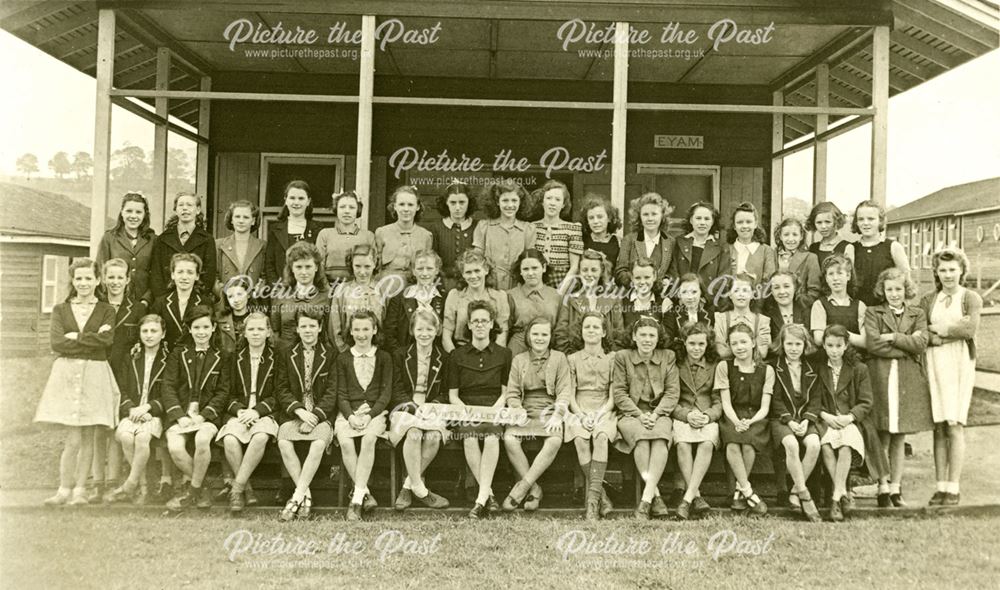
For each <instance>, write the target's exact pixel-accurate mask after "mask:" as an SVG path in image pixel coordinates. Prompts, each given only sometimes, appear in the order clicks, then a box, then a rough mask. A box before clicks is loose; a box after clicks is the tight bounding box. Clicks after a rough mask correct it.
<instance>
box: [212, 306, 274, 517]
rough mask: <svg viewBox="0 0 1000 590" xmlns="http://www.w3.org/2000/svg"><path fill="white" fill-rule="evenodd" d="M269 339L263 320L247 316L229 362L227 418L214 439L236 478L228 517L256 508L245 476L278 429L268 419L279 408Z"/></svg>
mask: <svg viewBox="0 0 1000 590" xmlns="http://www.w3.org/2000/svg"><path fill="white" fill-rule="evenodd" d="M270 335H271V324H270V322H269V321H268V319H267V316H266V315H264V314H262V313H260V312H254V313H252V314H250V317H248V318H247V321H246V323H245V325H244V327H243V340H244V345H243V346H240V347H239V350H238V351H237V352H236V355H235V356H234V357H233V364H232V375H231V377H230V379H229V384H230V395H229V402H228V404H227V405H226V416H227V418H226V420H225V425H224V426H223V427H222V429H221V430H219V435H218V436H217V437H216V439H215V440H216V441H217V442H221V443H222V447H223V449H225V452H226V462H227V463H228V464H229V468H230V469H232V472H233V473H234V474H235V476H234V477H233V483H232V484H231V486H230V488H229V511H230V512H241V511H242V510H243V507H244V506H245V505H248V504H249V505H254V504H256V503H257V498H256V497H255V496H254V493H253V489H252V488H251V487H250V476H251V475H253V472H254V469H257V465H259V464H260V460H261V459H262V458H263V457H264V449H265V448H266V447H267V441H268V440H274V438H275V437H277V436H278V423H277V422H275V421H274V418H272V417H271V414H273V413H274V411H275V410H276V409H277V407H278V403H277V401H276V400H275V395H274V383H275V376H274V363H275V359H274V349H273V348H271V345H270V343H269V342H268V340H267V338H268V336H270Z"/></svg>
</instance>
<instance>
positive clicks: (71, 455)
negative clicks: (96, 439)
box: [58, 426, 83, 498]
mask: <svg viewBox="0 0 1000 590" xmlns="http://www.w3.org/2000/svg"><path fill="white" fill-rule="evenodd" d="M82 431H83V429H82V428H80V427H78V426H69V427H67V428H66V440H65V442H64V443H63V451H62V455H60V456H59V493H58V495H59V496H65V497H66V498H69V494H70V491H71V490H72V488H73V484H74V483H76V463H77V459H78V458H79V456H80V437H81V436H82Z"/></svg>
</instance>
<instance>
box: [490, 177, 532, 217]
mask: <svg viewBox="0 0 1000 590" xmlns="http://www.w3.org/2000/svg"><path fill="white" fill-rule="evenodd" d="M506 193H516V194H517V197H518V199H520V203H519V204H518V208H517V215H515V217H516V218H517V219H521V220H524V219H525V218H526V216H527V215H529V214H530V210H531V203H530V202H529V201H531V199H530V195H529V194H528V191H527V190H526V189H525V188H524V187H523V186H521V184H520V183H517V182H514V181H513V180H501V181H499V182H494V183H493V184H491V185H490V188H489V191H487V193H486V202H485V203H483V208H484V210H485V211H486V215H487V217H489V218H490V219H499V218H500V196H501V195H503V194H506Z"/></svg>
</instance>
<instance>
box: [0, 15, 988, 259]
mask: <svg viewBox="0 0 1000 590" xmlns="http://www.w3.org/2000/svg"><path fill="white" fill-rule="evenodd" d="M998 22H1000V18H998V11H997V7H996V4H994V3H992V2H985V1H978V0H897V1H889V0H876V1H871V0H841V1H836V2H824V3H816V2H801V1H798V0H726V1H716V2H705V3H697V4H695V3H691V2H682V1H680V0H667V1H664V2H658V3H650V2H642V1H637V0H617V1H604V0H585V1H580V2H550V1H541V0H525V1H522V2H516V3H510V2H500V1H493V0H485V1H481V2H471V1H467V0H436V1H428V2H400V1H396V0H369V1H364V2H361V1H354V0H347V1H344V2H336V3H330V2H325V1H320V0H300V1H293V0H235V1H232V2H226V3H205V2H197V1H194V0H176V1H172V2H161V1H155V0H130V1H127V2H126V1H114V0H108V1H102V2H74V1H54V0H41V1H23V0H21V1H18V0H13V1H9V2H6V3H4V6H3V8H0V27H2V28H4V29H5V30H7V31H9V32H11V33H13V34H14V35H16V36H18V37H19V38H21V39H23V40H25V41H26V42H28V43H31V44H32V45H34V46H36V47H38V48H40V49H41V50H43V51H45V52H47V53H49V54H50V55H52V56H54V57H55V58H57V59H60V60H62V61H64V62H66V63H67V64H70V65H71V66H73V67H74V68H76V69H78V70H80V71H82V72H84V73H86V74H88V75H92V76H94V77H95V78H96V80H97V113H96V119H95V149H94V179H95V182H94V203H95V207H94V209H93V211H92V222H91V229H90V238H91V241H92V244H93V245H96V243H97V240H98V239H99V237H100V234H101V231H102V230H103V229H104V226H105V218H106V217H107V216H112V215H113V212H114V211H116V210H117V208H118V197H119V196H118V195H109V194H108V190H107V173H108V160H109V142H110V130H111V105H112V104H116V105H119V106H122V107H124V108H126V109H128V110H130V111H132V112H134V113H136V114H138V115H139V116H142V117H144V118H146V119H148V120H150V121H152V122H153V123H154V125H155V129H156V131H155V149H154V161H155V166H154V170H155V177H156V178H157V179H164V178H165V175H166V174H165V171H166V145H167V141H168V136H169V132H174V133H177V134H180V135H182V136H184V137H187V138H189V139H192V140H194V141H195V142H197V143H198V167H197V190H198V192H199V193H201V194H203V195H205V196H206V197H207V208H208V213H209V219H210V220H211V223H212V225H213V227H214V229H215V230H216V231H217V232H220V231H221V229H222V217H223V216H222V212H223V211H224V209H225V207H226V205H227V204H228V203H230V202H232V201H233V200H235V199H239V198H249V199H255V200H257V201H258V202H259V203H260V204H261V205H262V206H263V208H264V209H265V211H266V213H267V215H268V217H269V218H273V217H274V216H275V215H276V214H277V211H278V208H279V207H280V203H281V195H280V187H281V184H282V181H284V180H287V179H289V178H294V177H304V178H306V179H308V180H310V182H311V184H312V185H313V186H314V187H315V188H316V190H315V191H314V193H315V194H314V198H315V200H316V203H315V205H316V207H317V213H318V214H319V216H320V218H321V219H322V218H323V217H324V216H328V215H330V212H329V210H328V209H327V208H328V207H329V197H330V194H331V193H333V192H335V191H338V190H341V189H356V190H357V191H358V192H359V194H360V195H362V197H363V199H365V200H366V201H367V204H368V206H367V207H366V208H365V214H364V217H365V219H364V221H365V222H366V223H367V225H368V226H369V227H375V226H377V225H379V224H381V223H382V222H383V220H384V209H385V207H384V205H385V195H386V193H387V192H389V191H391V190H392V188H393V186H394V185H396V184H401V183H404V182H407V183H414V184H418V185H419V186H420V187H421V194H422V195H423V196H424V197H426V198H428V199H430V198H431V197H433V196H434V194H435V193H436V192H437V191H439V190H441V187H442V186H443V184H444V183H443V182H442V181H444V180H446V179H450V178H452V177H459V178H463V179H472V180H473V181H474V182H476V183H485V182H486V179H489V178H494V177H497V176H505V177H515V178H517V179H519V180H520V181H522V182H524V183H525V185H526V186H527V187H528V188H532V187H533V186H534V185H536V184H539V185H540V184H541V182H542V181H543V180H544V179H545V178H546V177H552V178H557V179H560V180H563V181H565V182H566V183H567V184H568V185H569V186H570V187H571V188H572V190H573V194H574V195H576V196H581V195H583V194H584V193H586V192H598V193H603V194H606V195H609V196H610V198H611V200H612V202H613V203H614V204H615V205H617V206H618V207H619V208H622V209H624V208H625V207H626V206H627V204H628V202H629V200H630V199H632V198H634V197H635V196H636V195H638V194H640V193H641V192H644V191H647V190H657V191H659V192H661V193H663V194H665V195H666V196H667V198H668V199H669V200H670V202H671V203H672V204H673V205H674V206H675V214H674V215H675V216H679V215H681V214H682V213H683V211H684V210H685V209H686V208H687V205H688V204H689V203H691V202H694V201H696V200H701V199H707V200H711V201H712V202H714V203H715V204H716V205H717V206H718V207H719V208H720V209H721V210H722V211H723V215H724V216H726V215H727V214H728V212H729V211H731V210H732V208H733V206H734V205H735V204H736V203H738V202H740V201H743V200H749V201H752V202H754V203H755V204H757V205H758V206H759V207H760V208H761V209H762V211H763V217H764V222H765V223H774V222H775V221H776V220H777V219H778V218H779V217H780V213H781V193H782V161H783V158H784V157H785V156H787V155H789V154H791V153H794V152H796V151H798V150H802V149H806V148H808V147H811V146H815V147H816V150H815V154H816V156H815V175H814V176H815V198H816V199H817V200H822V199H824V198H825V191H826V143H827V141H828V140H829V139H831V138H832V137H835V136H836V135H838V134H840V133H843V132H845V131H848V130H850V129H853V128H856V127H857V126H859V125H862V124H866V123H872V124H873V134H872V158H871V168H872V175H871V176H872V186H871V194H872V196H873V198H874V199H876V200H878V201H881V202H885V186H886V181H885V179H886V170H885V165H886V149H887V144H886V140H887V134H886V130H887V127H886V121H887V117H888V99H889V97H890V96H892V95H894V94H896V93H899V92H903V91H905V90H907V89H909V88H912V87H914V86H916V85H918V84H920V83H922V82H924V81H926V80H928V79H931V78H933V77H935V76H937V75H939V74H941V73H942V72H944V71H946V70H948V69H950V68H954V67H956V66H958V65H960V64H962V63H964V62H966V61H968V60H970V59H972V58H974V57H976V56H979V55H982V54H984V53H986V52H987V51H990V50H991V49H994V48H996V47H997V45H998V39H997V29H998ZM136 101H141V102H144V103H146V104H145V105H143V106H140V105H138V104H137V102H136ZM147 107H148V108H147ZM445 151H447V155H445V153H444V152H445ZM477 159H478V161H477ZM169 206H170V204H169V203H167V202H166V196H165V195H163V194H160V195H154V198H153V205H152V208H153V213H154V216H153V217H154V224H153V225H154V227H156V228H157V229H159V228H160V227H161V225H162V223H163V219H164V216H165V215H164V210H165V209H166V208H167V207H169ZM106 214H107V215H106ZM262 231H263V230H262Z"/></svg>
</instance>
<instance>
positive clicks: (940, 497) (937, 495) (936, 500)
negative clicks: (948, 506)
mask: <svg viewBox="0 0 1000 590" xmlns="http://www.w3.org/2000/svg"><path fill="white" fill-rule="evenodd" d="M947 495H948V494H947V492H934V495H933V496H931V501H930V502H928V503H927V505H928V506H940V505H942V504H944V497H945V496H947Z"/></svg>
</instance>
